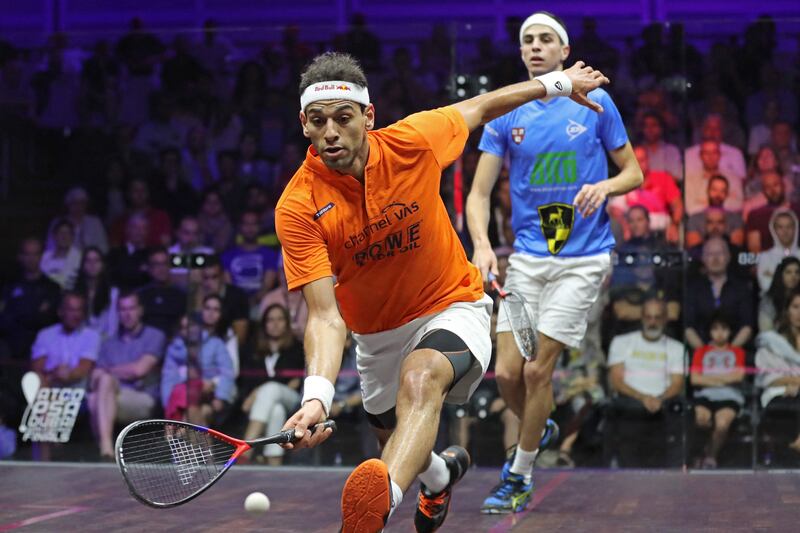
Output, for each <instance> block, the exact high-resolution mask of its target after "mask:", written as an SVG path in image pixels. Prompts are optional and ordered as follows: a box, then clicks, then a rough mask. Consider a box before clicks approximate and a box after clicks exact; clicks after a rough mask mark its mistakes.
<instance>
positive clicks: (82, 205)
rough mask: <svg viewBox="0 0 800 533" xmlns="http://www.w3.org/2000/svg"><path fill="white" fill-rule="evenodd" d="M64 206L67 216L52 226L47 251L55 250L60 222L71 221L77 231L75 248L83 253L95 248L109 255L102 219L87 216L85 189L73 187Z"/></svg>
mask: <svg viewBox="0 0 800 533" xmlns="http://www.w3.org/2000/svg"><path fill="white" fill-rule="evenodd" d="M64 205H65V206H66V211H67V212H66V214H65V215H64V218H63V219H60V218H58V219H55V220H54V221H53V222H52V223H51V224H50V231H49V232H48V234H49V235H50V238H49V239H48V241H47V247H46V248H47V249H48V250H50V249H53V248H55V246H56V243H55V241H54V239H53V230H54V229H55V225H56V223H57V222H59V221H60V220H64V219H66V220H69V221H70V222H71V223H72V228H73V230H74V231H75V240H74V246H75V247H76V248H77V249H78V250H79V251H82V250H83V249H84V248H86V247H87V246H95V247H97V248H99V249H100V252H102V253H104V254H106V253H108V237H107V236H106V229H105V228H104V227H103V223H102V222H101V221H100V219H99V218H98V217H96V216H94V215H89V214H87V207H88V206H89V194H88V193H87V192H86V189H84V188H83V187H73V188H72V189H70V190H69V191H67V194H66V195H65V196H64Z"/></svg>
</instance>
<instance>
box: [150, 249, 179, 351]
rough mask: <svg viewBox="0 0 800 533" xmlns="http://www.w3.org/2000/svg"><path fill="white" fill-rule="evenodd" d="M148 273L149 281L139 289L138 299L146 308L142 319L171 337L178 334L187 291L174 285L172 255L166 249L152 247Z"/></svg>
mask: <svg viewBox="0 0 800 533" xmlns="http://www.w3.org/2000/svg"><path fill="white" fill-rule="evenodd" d="M147 272H148V274H149V275H150V283H148V284H147V285H145V286H144V287H142V288H141V289H139V301H140V302H141V304H142V307H143V308H144V316H143V321H144V323H145V324H147V325H148V326H152V327H154V328H157V329H159V330H160V331H161V332H162V333H163V334H164V335H165V336H166V337H170V336H172V335H173V334H174V333H175V330H176V328H177V326H178V320H179V319H180V317H181V316H183V315H184V314H185V313H186V303H187V296H186V292H184V290H183V289H181V288H180V287H176V286H175V285H173V283H172V277H171V276H170V254H169V253H168V252H167V250H165V249H164V248H162V247H158V248H153V249H152V250H150V253H149V254H148V256H147Z"/></svg>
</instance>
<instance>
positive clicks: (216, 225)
mask: <svg viewBox="0 0 800 533" xmlns="http://www.w3.org/2000/svg"><path fill="white" fill-rule="evenodd" d="M197 221H198V222H199V223H200V243H201V244H204V245H206V246H210V247H211V248H213V249H214V250H215V251H217V252H221V251H222V250H225V249H226V248H227V247H228V246H229V245H230V244H231V242H232V241H233V225H231V221H230V219H229V218H228V215H227V214H226V213H225V209H224V206H223V204H222V196H221V195H220V192H219V190H218V189H216V188H213V187H212V188H210V189H207V190H206V191H205V192H203V197H202V200H201V201H200V212H199V213H198V214H197Z"/></svg>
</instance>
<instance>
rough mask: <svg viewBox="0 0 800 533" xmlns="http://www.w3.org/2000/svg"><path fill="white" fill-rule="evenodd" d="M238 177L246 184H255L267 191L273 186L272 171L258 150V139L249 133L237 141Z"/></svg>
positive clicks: (245, 133)
mask: <svg viewBox="0 0 800 533" xmlns="http://www.w3.org/2000/svg"><path fill="white" fill-rule="evenodd" d="M239 176H241V178H242V179H243V180H244V181H245V182H246V183H257V184H259V185H261V186H263V187H266V188H267V189H268V190H272V188H273V187H274V184H275V177H274V175H273V169H272V167H271V165H270V164H269V163H268V162H267V160H266V159H265V158H264V156H263V155H262V154H261V153H260V152H259V149H258V137H257V136H256V134H255V133H253V132H251V131H246V132H244V133H243V134H242V138H241V140H240V141H239Z"/></svg>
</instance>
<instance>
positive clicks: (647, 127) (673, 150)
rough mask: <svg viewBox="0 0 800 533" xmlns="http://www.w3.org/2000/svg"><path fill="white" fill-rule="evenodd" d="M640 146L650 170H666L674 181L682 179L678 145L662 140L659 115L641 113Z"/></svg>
mask: <svg viewBox="0 0 800 533" xmlns="http://www.w3.org/2000/svg"><path fill="white" fill-rule="evenodd" d="M642 146H643V147H644V149H645V150H646V152H647V160H648V163H649V167H650V170H653V171H656V172H666V173H668V174H669V175H671V176H672V178H673V179H674V180H675V181H683V161H682V160H681V153H680V151H679V150H678V147H677V146H675V145H674V144H669V143H667V142H665V141H664V123H663V120H662V119H661V115H659V114H658V113H656V112H654V111H647V112H645V113H644V114H643V115H642Z"/></svg>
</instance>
